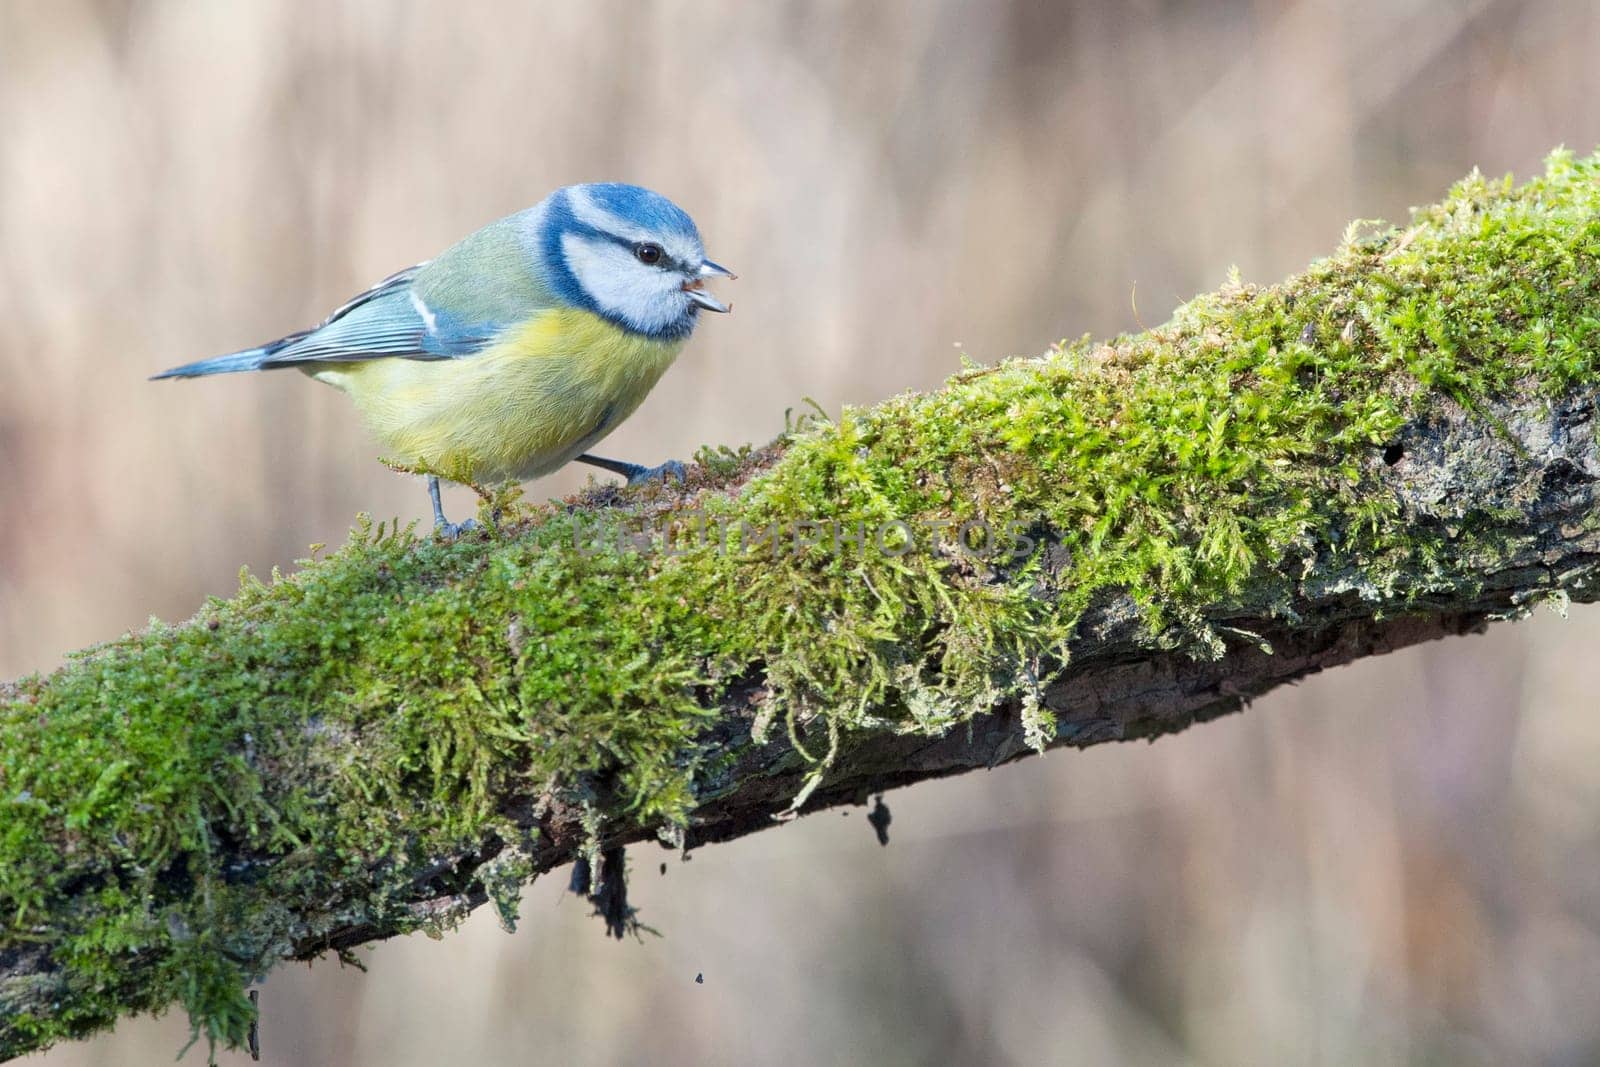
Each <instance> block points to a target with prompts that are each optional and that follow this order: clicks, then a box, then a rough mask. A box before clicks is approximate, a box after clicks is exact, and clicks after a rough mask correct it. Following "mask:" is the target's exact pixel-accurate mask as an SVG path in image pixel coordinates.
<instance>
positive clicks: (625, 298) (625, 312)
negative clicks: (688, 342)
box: [561, 233, 689, 333]
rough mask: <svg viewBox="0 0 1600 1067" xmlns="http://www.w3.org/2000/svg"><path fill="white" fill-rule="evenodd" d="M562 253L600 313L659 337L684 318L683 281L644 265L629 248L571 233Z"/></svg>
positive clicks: (565, 240) (562, 240)
mask: <svg viewBox="0 0 1600 1067" xmlns="http://www.w3.org/2000/svg"><path fill="white" fill-rule="evenodd" d="M561 252H562V255H564V256H565V257H566V260H567V266H568V267H570V268H571V269H572V274H573V276H574V277H575V278H577V279H578V284H579V285H581V286H582V287H583V290H584V292H586V293H588V294H589V296H590V297H591V298H593V300H594V302H595V303H596V304H597V305H599V307H600V310H602V311H604V312H606V313H607V314H609V315H614V316H616V317H617V318H619V319H621V320H622V321H624V322H626V323H627V324H628V325H630V326H632V327H633V328H634V329H636V330H640V331H642V332H644V333H655V332H656V331H658V330H662V329H665V328H666V327H668V326H671V325H672V324H674V323H676V322H677V321H679V320H680V319H681V318H682V317H683V313H684V311H685V309H686V308H687V306H688V303H689V300H688V298H687V297H686V296H684V294H683V287H682V284H681V282H680V281H679V279H677V278H676V277H674V276H673V275H671V274H669V273H667V272H666V271H663V270H660V269H659V268H656V267H650V266H646V265H645V264H643V263H640V262H639V261H638V260H637V259H635V258H633V254H632V253H631V252H629V251H628V250H627V249H626V248H622V247H621V246H619V245H617V244H614V243H613V242H611V241H595V240H588V239H585V238H582V237H578V236H576V235H575V234H570V233H569V234H566V235H564V236H563V237H562V238H561Z"/></svg>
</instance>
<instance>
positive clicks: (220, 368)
mask: <svg viewBox="0 0 1600 1067" xmlns="http://www.w3.org/2000/svg"><path fill="white" fill-rule="evenodd" d="M278 347H279V345H278V342H276V341H274V342H273V343H272V344H270V345H262V346H261V347H260V348H247V349H245V350H244V351H242V352H230V353H229V354H228V355H226V356H217V357H215V358H213V359H202V360H200V361H199V362H196V363H185V364H184V365H183V366H181V367H173V368H172V369H171V370H164V371H162V372H161V373H160V374H153V375H151V376H150V380H151V381H158V380H160V379H162V378H203V377H205V376H206V375H208V374H232V373H233V372H234V371H241V370H260V369H261V367H262V364H264V363H265V362H266V361H267V359H268V358H269V357H270V356H271V355H272V353H273V352H275V351H277V349H278Z"/></svg>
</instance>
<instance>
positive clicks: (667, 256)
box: [596, 231, 688, 271]
mask: <svg viewBox="0 0 1600 1067" xmlns="http://www.w3.org/2000/svg"><path fill="white" fill-rule="evenodd" d="M596 232H597V233H598V235H599V236H601V237H604V238H605V239H606V240H608V241H610V242H611V243H612V244H614V245H619V246H621V247H622V248H625V249H627V250H628V254H629V255H630V256H633V257H634V258H635V259H638V258H639V257H638V250H639V248H640V247H642V246H644V245H654V246H655V247H657V248H659V249H661V258H660V259H658V260H656V261H655V262H654V263H651V264H649V265H650V266H652V267H665V268H670V269H672V270H680V271H681V270H687V269H688V268H687V267H686V266H684V264H683V262H682V261H680V260H679V259H677V258H676V257H674V256H673V255H672V254H671V253H670V252H668V251H667V250H666V247H665V246H664V245H662V244H661V242H659V241H635V240H632V239H630V238H627V237H619V236H617V235H616V234H614V233H603V232H598V231H596Z"/></svg>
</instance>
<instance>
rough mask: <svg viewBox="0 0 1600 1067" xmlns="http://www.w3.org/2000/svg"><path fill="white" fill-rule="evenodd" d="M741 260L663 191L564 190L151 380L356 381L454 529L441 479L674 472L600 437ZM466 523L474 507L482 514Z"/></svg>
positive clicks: (364, 405) (446, 527) (671, 355)
mask: <svg viewBox="0 0 1600 1067" xmlns="http://www.w3.org/2000/svg"><path fill="white" fill-rule="evenodd" d="M732 277H734V275H733V273H732V272H731V271H729V270H728V269H727V268H725V267H721V266H718V265H717V264H716V263H713V262H712V261H711V260H709V259H707V258H706V254H705V248H704V246H703V245H702V243H701V240H700V231H699V230H698V229H697V228H696V227H695V224H694V220H693V219H691V218H690V217H689V216H688V214H687V213H686V212H685V211H684V210H683V209H682V208H680V207H678V206H677V205H676V204H674V203H672V202H671V201H670V200H668V199H667V198H666V197H664V196H661V195H660V194H658V193H653V192H651V191H650V190H648V189H641V188H640V187H638V186H636V185H622V184H616V183H595V184H587V185H570V186H567V187H565V188H562V189H558V190H556V191H555V192H554V193H551V194H550V195H549V196H548V197H546V198H545V199H544V200H543V201H542V202H540V203H539V204H537V205H535V206H534V207H531V208H529V209H528V210H526V211H522V212H518V213H517V214H515V215H510V216H507V217H506V218H503V219H500V220H499V221H498V222H492V223H490V224H489V225H487V226H485V227H484V228H483V229H481V230H478V231H477V232H476V233H473V234H471V235H470V236H468V237H466V238H465V239H463V240H462V241H460V242H459V243H458V244H456V245H455V246H453V247H452V248H450V249H449V250H448V251H446V252H444V253H443V254H441V255H440V256H438V257H437V258H436V259H432V260H427V261H424V262H422V263H419V264H417V265H416V266H414V267H410V268H408V269H406V270H403V271H401V272H399V273H398V274H394V275H391V276H390V277H388V278H386V279H384V280H383V281H381V282H379V283H378V284H377V285H375V286H373V287H372V288H371V289H368V290H367V291H366V292H364V293H362V294H361V295H360V296H357V297H356V298H354V299H353V300H351V301H349V302H348V303H346V304H345V305H343V306H342V307H340V308H339V309H337V310H336V311H334V313H333V314H332V315H329V316H328V318H327V321H325V322H323V323H322V325H320V326H318V327H316V328H315V329H310V330H303V331H301V332H300V333H292V334H290V335H288V336H287V337H283V338H280V339H278V340H276V341H272V342H270V343H268V344H264V345H260V346H258V347H256V348H247V349H245V350H243V351H241V352H234V353H232V354H230V355H226V356H218V357H216V358H215V359H207V360H201V361H200V362H198V363H189V364H186V365H184V366H182V367H174V368H173V369H171V370H169V371H164V372H162V373H161V374H157V375H155V377H156V378H199V377H204V376H206V375H211V374H228V373H231V372H233V371H248V370H270V369H276V368H279V367H295V368H298V369H299V370H301V371H302V372H304V373H306V374H308V375H310V376H311V377H313V378H315V379H317V380H318V381H321V382H326V383H327V384H328V385H331V386H333V387H334V388H336V389H339V390H342V391H343V392H345V393H346V394H348V395H349V397H350V399H351V400H352V401H354V402H355V406H356V408H357V410H358V411H359V412H360V413H361V415H362V417H363V419H364V420H365V422H366V424H367V426H368V428H369V429H370V430H371V431H372V433H373V434H374V436H376V437H377V438H378V440H379V441H381V442H382V443H383V445H384V447H385V448H387V449H388V450H389V452H390V453H391V454H392V455H393V456H394V458H395V459H397V460H399V461H400V462H401V463H403V464H405V465H406V466H408V467H410V468H411V469H414V470H416V471H419V472H422V473H425V474H427V475H428V494H429V496H430V498H431V499H432V502H433V518H434V524H435V528H436V529H438V530H440V531H442V532H443V533H445V534H446V535H447V536H453V535H454V534H455V533H457V532H459V531H460V530H461V529H463V528H465V527H466V526H467V524H462V525H460V526H454V525H452V524H450V523H449V522H447V521H446V520H445V517H444V511H443V508H442V506H441V505H440V501H439V479H440V478H441V477H443V478H445V479H446V480H449V481H455V482H461V483H464V484H468V485H473V486H480V485H485V484H489V483H494V482H500V481H504V480H506V479H516V480H519V481H522V480H526V479H530V478H535V477H538V476H540V475H543V474H548V473H550V472H551V471H553V470H555V469H556V468H558V467H560V466H562V465H563V464H565V463H567V462H569V461H571V460H578V461H580V462H583V463H588V464H592V465H594V466H596V467H600V468H602V469H603V470H607V471H611V472H612V473H615V474H620V475H622V476H623V477H625V478H627V479H628V481H629V482H630V483H632V482H638V481H642V480H645V479H648V478H651V477H661V476H665V475H667V474H669V473H679V474H681V471H682V468H681V466H680V465H679V464H676V463H672V462H668V463H665V464H662V465H661V466H660V467H655V468H645V467H643V466H640V465H638V464H633V463H623V462H619V461H617V460H609V459H602V458H601V457H599V456H595V455H591V454H590V453H589V451H588V450H589V449H590V448H591V447H592V446H593V445H594V444H595V443H596V442H597V441H599V440H600V439H601V438H603V437H605V436H606V434H608V433H610V432H611V431H612V430H614V429H616V428H617V426H618V425H619V424H621V422H622V421H623V420H624V419H626V418H627V417H628V416H629V415H631V414H633V412H634V410H635V409H636V408H637V407H638V406H639V404H640V403H641V402H642V401H643V400H644V398H645V395H646V394H648V393H649V392H650V390H651V388H652V387H654V385H655V384H656V382H657V381H658V380H660V378H661V375H662V374H663V373H665V371H666V369H667V368H668V367H669V366H671V365H672V362H673V360H674V359H676V358H677V355H678V352H679V351H680V350H681V349H682V348H683V345H684V342H685V341H687V340H688V338H689V335H690V334H691V333H692V332H693V331H694V328H695V324H696V321H697V320H698V317H699V313H700V312H701V311H719V312H725V311H727V310H728V305H726V304H724V303H722V302H721V301H720V300H718V299H717V298H716V297H715V296H713V295H712V294H711V293H710V292H708V291H707V290H706V288H705V282H706V280H707V279H709V278H732ZM469 521H470V520H469Z"/></svg>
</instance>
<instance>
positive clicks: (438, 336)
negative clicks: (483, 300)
mask: <svg viewBox="0 0 1600 1067" xmlns="http://www.w3.org/2000/svg"><path fill="white" fill-rule="evenodd" d="M426 266H427V263H419V264H417V265H416V266H414V267H410V268H408V269H406V270H403V271H401V272H400V273H398V274H393V275H390V276H389V277H387V278H385V279H384V280H383V281H381V282H379V283H378V284H377V285H375V286H373V287H372V288H371V289H368V290H367V291H366V292H364V293H362V294H361V295H360V296H358V297H356V298H355V299H353V300H351V301H349V302H348V303H346V304H344V305H343V306H342V307H340V308H338V309H337V310H336V311H334V313H333V314H332V315H329V316H328V318H327V320H326V321H325V322H323V323H322V325H320V326H318V327H316V328H315V329H312V330H306V331H304V332H302V333H298V334H291V335H290V336H288V337H285V338H283V339H281V340H279V341H275V342H273V344H272V346H271V349H272V350H271V351H270V352H269V353H268V354H267V355H266V357H265V358H264V359H262V361H261V364H260V365H261V366H262V367H263V368H266V367H292V366H296V365H300V364H305V363H350V362H354V361H357V360H363V359H392V358H400V359H420V360H433V359H455V358H457V357H458V356H468V355H472V354H473V353H475V352H479V351H482V350H483V348H485V347H486V346H487V345H488V344H490V343H491V342H492V341H493V340H494V339H495V337H496V336H498V335H499V333H500V331H501V329H502V326H501V325H500V324H498V323H492V322H473V323H463V322H461V321H459V320H458V319H457V318H456V317H454V316H452V315H449V314H447V313H445V312H442V311H435V310H434V309H432V308H430V307H429V306H428V305H427V303H425V302H424V301H423V299H422V297H421V296H420V295H419V294H418V293H417V291H416V290H415V289H414V288H413V287H412V284H411V283H412V282H413V281H414V280H415V279H416V276H417V273H418V272H419V271H421V270H422V269H423V268H424V267H426Z"/></svg>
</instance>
